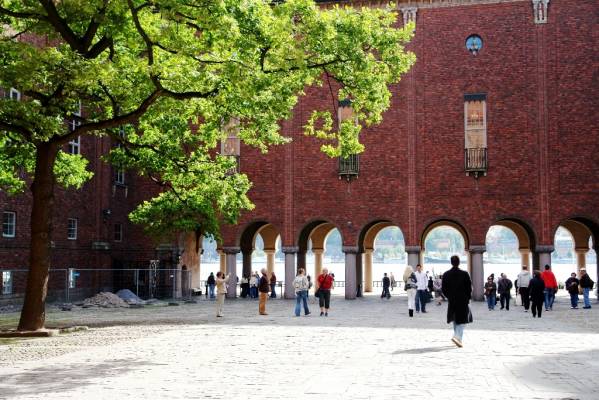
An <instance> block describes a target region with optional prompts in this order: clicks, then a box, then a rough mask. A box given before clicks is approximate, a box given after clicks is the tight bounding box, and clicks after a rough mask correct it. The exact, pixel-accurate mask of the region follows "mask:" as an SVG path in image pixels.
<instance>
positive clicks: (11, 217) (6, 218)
mask: <svg viewBox="0 0 599 400" xmlns="http://www.w3.org/2000/svg"><path fill="white" fill-rule="evenodd" d="M16 225H17V214H16V213H15V212H13V211H4V212H3V213H2V237H7V238H14V237H15V231H16Z"/></svg>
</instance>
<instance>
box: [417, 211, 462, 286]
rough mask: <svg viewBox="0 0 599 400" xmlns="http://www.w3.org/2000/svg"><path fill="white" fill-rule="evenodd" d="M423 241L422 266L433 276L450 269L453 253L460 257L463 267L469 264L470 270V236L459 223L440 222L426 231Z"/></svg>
mask: <svg viewBox="0 0 599 400" xmlns="http://www.w3.org/2000/svg"><path fill="white" fill-rule="evenodd" d="M422 243H423V244H424V246H423V249H422V260H421V264H422V268H423V270H424V271H426V272H427V273H428V274H430V275H431V276H439V275H442V274H443V273H444V272H445V271H447V270H448V269H450V268H451V264H450V262H449V260H450V258H451V256H453V255H457V256H458V257H460V260H461V265H462V267H464V265H465V264H467V265H468V270H470V262H468V255H467V253H466V249H467V244H468V236H467V235H466V233H465V230H464V229H463V228H461V227H460V226H459V225H457V224H455V223H451V222H445V221H443V222H439V223H437V224H435V226H432V227H430V228H429V229H427V230H426V231H425V233H424V235H423V241H422ZM470 273H472V272H471V271H470Z"/></svg>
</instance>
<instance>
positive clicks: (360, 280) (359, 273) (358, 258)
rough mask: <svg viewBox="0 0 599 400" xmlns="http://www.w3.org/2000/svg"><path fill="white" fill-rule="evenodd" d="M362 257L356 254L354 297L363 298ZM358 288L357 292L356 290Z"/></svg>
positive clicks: (360, 254)
mask: <svg viewBox="0 0 599 400" xmlns="http://www.w3.org/2000/svg"><path fill="white" fill-rule="evenodd" d="M362 255H363V253H358V254H356V284H357V286H356V296H357V297H363V296H364V283H363V281H364V268H363V265H362ZM358 287H359V288H360V290H359V291H358V290H357V288H358Z"/></svg>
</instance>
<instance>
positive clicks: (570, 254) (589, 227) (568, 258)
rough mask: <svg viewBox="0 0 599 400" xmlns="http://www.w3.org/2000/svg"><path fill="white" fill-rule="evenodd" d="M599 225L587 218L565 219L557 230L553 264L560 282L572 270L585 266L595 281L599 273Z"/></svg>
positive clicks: (578, 269)
mask: <svg viewBox="0 0 599 400" xmlns="http://www.w3.org/2000/svg"><path fill="white" fill-rule="evenodd" d="M597 237H599V226H598V225H597V224H595V223H594V222H592V221H590V220H588V219H585V218H571V219H567V220H565V221H563V222H562V223H561V224H560V226H559V227H558V228H557V230H556V231H555V236H554V242H553V246H554V252H553V253H552V254H551V265H552V267H553V270H554V273H555V276H556V278H557V280H558V282H563V281H565V280H566V279H567V278H568V276H569V274H570V273H572V272H577V273H578V272H579V271H580V269H581V268H585V269H586V271H587V273H588V274H589V276H590V277H591V279H593V280H594V281H595V282H596V281H597V277H598V275H599V264H598V262H597V254H596V252H595V250H596V243H597V241H596V240H597Z"/></svg>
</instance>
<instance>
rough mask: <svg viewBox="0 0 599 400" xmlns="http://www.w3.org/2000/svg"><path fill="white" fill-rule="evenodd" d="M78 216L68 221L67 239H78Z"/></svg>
mask: <svg viewBox="0 0 599 400" xmlns="http://www.w3.org/2000/svg"><path fill="white" fill-rule="evenodd" d="M77 222H78V220H77V218H69V220H68V223H67V239H69V240H77Z"/></svg>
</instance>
